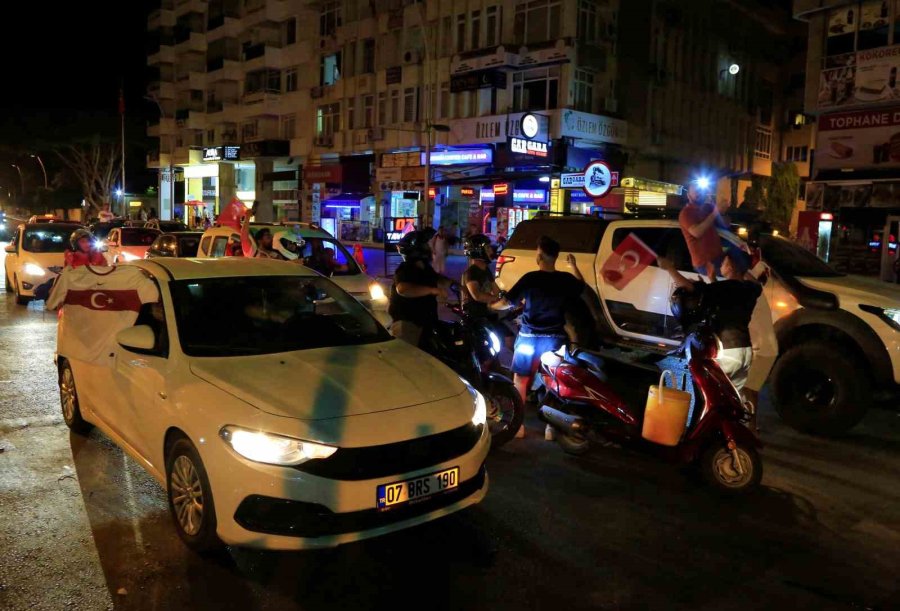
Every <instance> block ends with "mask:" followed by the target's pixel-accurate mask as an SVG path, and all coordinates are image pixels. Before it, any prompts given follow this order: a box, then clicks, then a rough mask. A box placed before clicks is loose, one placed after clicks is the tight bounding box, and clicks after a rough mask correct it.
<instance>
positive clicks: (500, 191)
mask: <svg viewBox="0 0 900 611" xmlns="http://www.w3.org/2000/svg"><path fill="white" fill-rule="evenodd" d="M507 193H509V185H508V184H507V183H505V182H501V183H498V184H496V185H494V195H506V194H507Z"/></svg>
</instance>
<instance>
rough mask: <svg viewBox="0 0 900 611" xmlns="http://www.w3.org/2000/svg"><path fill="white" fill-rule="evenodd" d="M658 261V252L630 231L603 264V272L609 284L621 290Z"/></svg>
mask: <svg viewBox="0 0 900 611" xmlns="http://www.w3.org/2000/svg"><path fill="white" fill-rule="evenodd" d="M654 261H656V253H655V252H653V249H652V248H650V247H649V246H647V245H646V244H644V242H643V240H641V239H640V238H639V237H637V236H636V235H634V234H633V233H629V234H628V236H627V237H626V238H625V239H624V240H622V243H621V244H619V245H618V246H617V247H616V249H615V250H614V251H613V252H612V254H611V255H609V258H608V259H607V260H606V263H604V264H603V267H602V269H601V273H602V274H603V279H604V280H605V281H606V283H607V284H609V285H612V286H613V288H615V289H617V290H619V291H621V290H623V289H624V288H625V287H626V286H628V284H629V283H630V282H631V281H632V280H634V279H635V278H637V276H638V274H640V273H641V272H642V271H644V270H645V269H647V266H649V265H650V264H651V263H653V262H654Z"/></svg>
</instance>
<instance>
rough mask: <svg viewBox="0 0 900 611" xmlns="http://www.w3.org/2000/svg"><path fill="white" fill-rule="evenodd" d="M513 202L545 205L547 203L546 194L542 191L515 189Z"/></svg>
mask: <svg viewBox="0 0 900 611" xmlns="http://www.w3.org/2000/svg"><path fill="white" fill-rule="evenodd" d="M513 201H514V202H516V203H531V204H535V203H537V204H545V203H547V192H546V191H544V190H543V189H515V190H513Z"/></svg>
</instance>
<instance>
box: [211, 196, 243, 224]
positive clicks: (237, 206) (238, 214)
mask: <svg viewBox="0 0 900 611" xmlns="http://www.w3.org/2000/svg"><path fill="white" fill-rule="evenodd" d="M246 214H247V206H245V205H244V202H242V201H241V200H239V199H238V198H236V197H235V198H233V199H232V200H231V201H230V202H229V203H228V205H227V206H225V209H224V210H222V212H221V214H219V218H218V220H217V224H218V225H219V226H220V227H231V228H232V229H234V230H235V231H240V230H241V219H242V218H244V216H246Z"/></svg>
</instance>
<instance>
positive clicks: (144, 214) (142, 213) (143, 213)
mask: <svg viewBox="0 0 900 611" xmlns="http://www.w3.org/2000/svg"><path fill="white" fill-rule="evenodd" d="M138 216H139V217H140V220H142V221H144V222H146V221H147V218H148V217H147V210H146V209H145V208H141V211H140V212H139V213H138Z"/></svg>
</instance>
